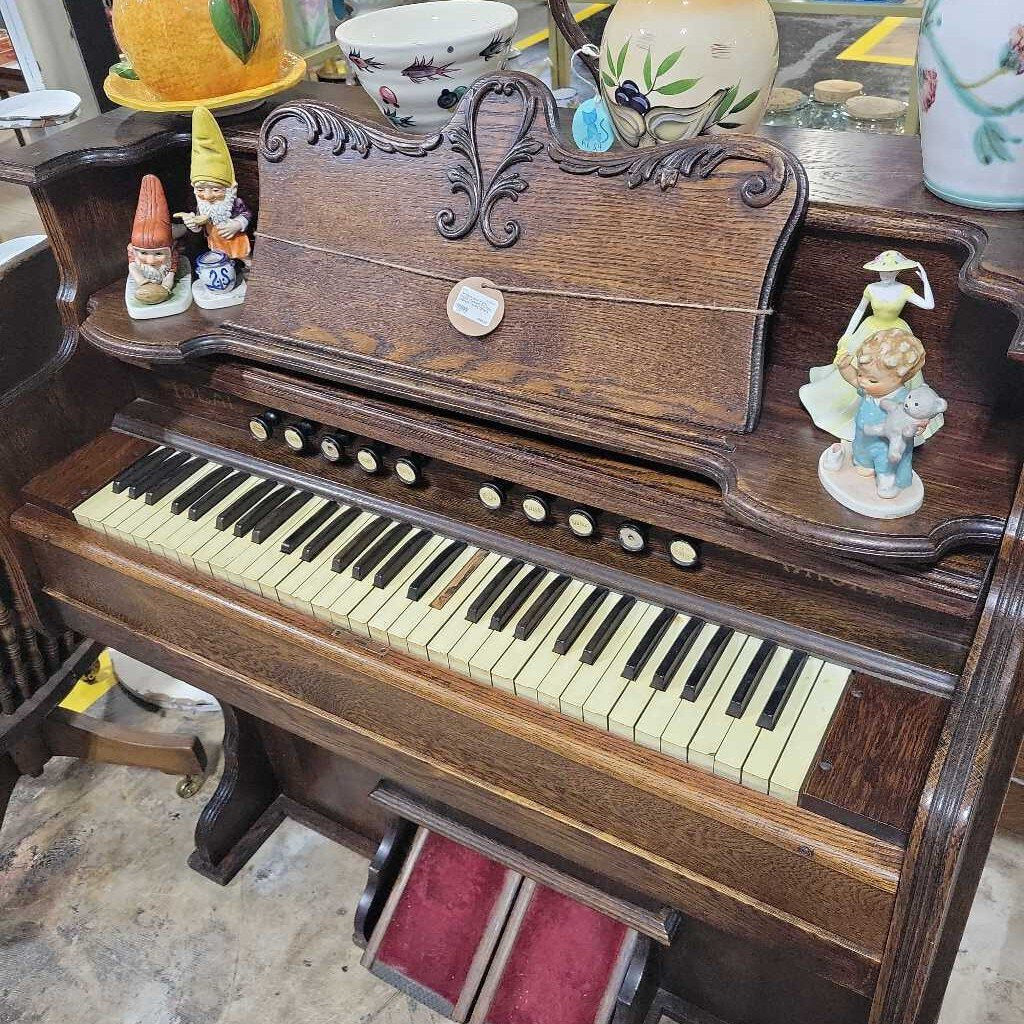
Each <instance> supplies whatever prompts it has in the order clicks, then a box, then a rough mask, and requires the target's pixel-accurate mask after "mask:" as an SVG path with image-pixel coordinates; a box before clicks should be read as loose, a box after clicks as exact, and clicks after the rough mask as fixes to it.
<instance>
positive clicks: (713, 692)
mask: <svg viewBox="0 0 1024 1024" xmlns="http://www.w3.org/2000/svg"><path fill="white" fill-rule="evenodd" d="M751 639H752V638H751V637H749V636H747V635H746V634H745V633H733V635H732V636H731V637H729V642H728V643H727V644H726V645H725V649H724V650H723V651H722V654H721V655H720V657H719V658H718V661H717V662H715V667H714V669H713V670H712V672H711V675H710V676H708V681H707V682H706V683H705V684H704V686H703V688H702V689H701V691H700V693H699V694H698V695H697V699H696V700H685V699H683V700H680V701H679V704H678V706H677V707H676V709H675V711H674V712H673V713H672V718H671V719H670V720H669V723H668V725H666V726H665V729H664V731H663V732H662V734H661V749H662V751H663V753H666V754H671V755H672V757H674V758H676V759H678V760H680V761H685V760H686V751H687V750H688V748H689V746H690V741H691V740H692V739H693V735H694V733H695V732H696V731H697V729H698V728H700V725H701V723H702V722H703V721H704V717H705V715H706V714H707V712H708V708H710V707H711V704H712V703H713V702H714V700H715V699H716V698H717V697H718V694H719V691H720V690H721V689H722V684H723V683H724V682H725V680H726V678H727V677H728V676H729V673H730V672H731V671H732V667H733V664H734V663H735V661H736V658H737V656H738V655H739V653H740V651H742V650H743V648H744V647H745V645H746V643H747V641H748V640H751ZM705 646H706V644H705ZM686 660H687V662H689V661H690V658H689V657H687V659H686ZM694 664H696V662H694ZM681 671H682V669H680V672H681ZM677 678H678V676H677ZM683 682H684V684H685V679H684V680H683Z"/></svg>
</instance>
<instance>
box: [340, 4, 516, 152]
mask: <svg viewBox="0 0 1024 1024" xmlns="http://www.w3.org/2000/svg"><path fill="white" fill-rule="evenodd" d="M518 23H519V15H518V13H517V11H516V9H515V8H514V7H510V6H509V5H508V4H503V3H497V2H496V0H435V2H431V3H423V4H413V5H412V6H410V7H393V8H390V9H388V10H383V11H371V12H370V13H367V14H360V15H358V16H357V17H355V18H352V19H350V20H349V21H346V22H343V23H342V24H341V25H339V26H338V30H337V36H338V42H339V43H341V48H342V51H343V52H344V54H345V58H346V60H348V61H349V63H350V64H352V65H353V67H355V69H356V74H358V75H359V83H360V85H362V87H363V88H364V89H365V90H366V92H367V95H369V97H370V99H372V100H373V101H374V103H376V104H377V106H378V107H380V109H381V112H382V113H383V114H384V116H385V117H387V118H388V120H390V121H391V123H392V124H393V125H394V126H395V127H396V128H403V129H406V130H408V131H411V132H431V131H436V130H437V129H438V128H441V127H442V126H444V125H445V124H447V123H448V121H450V120H451V116H452V110H453V109H454V108H455V105H456V104H457V103H458V102H459V100H460V99H461V98H462V96H463V95H464V94H465V92H466V90H467V89H468V88H469V86H471V85H472V84H473V82H475V81H476V80H477V79H478V78H479V77H480V76H481V75H484V74H487V73H488V72H490V71H500V70H501V69H502V68H503V67H504V66H505V61H506V60H507V59H508V51H509V47H510V46H511V45H512V37H513V36H514V35H515V31H516V26H517V25H518Z"/></svg>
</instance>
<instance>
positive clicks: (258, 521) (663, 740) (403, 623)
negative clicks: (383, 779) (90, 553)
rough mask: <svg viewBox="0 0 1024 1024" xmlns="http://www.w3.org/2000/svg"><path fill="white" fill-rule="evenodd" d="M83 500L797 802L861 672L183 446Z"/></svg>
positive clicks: (425, 652) (182, 556)
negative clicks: (838, 711) (233, 466)
mask: <svg viewBox="0 0 1024 1024" xmlns="http://www.w3.org/2000/svg"><path fill="white" fill-rule="evenodd" d="M74 516H75V519H76V520H77V521H78V522H79V523H81V524H82V525H84V526H88V527H89V528H91V529H93V530H98V531H101V532H102V533H104V534H106V535H107V536H108V537H110V538H112V539H114V540H121V541H126V542H128V543H130V544H135V545H137V546H139V547H142V548H146V549H148V550H149V551H151V552H153V553H154V554H157V555H162V556H164V557H167V558H171V559H174V560H175V561H177V562H179V563H180V564H182V565H184V566H186V567H188V568H191V569H195V570H197V571H199V572H203V573H206V574H208V575H210V576H214V577H216V578H218V579H222V580H225V581H226V582H228V583H232V584H234V585H236V586H240V587H245V588H246V589H248V590H251V591H254V592H257V593H261V594H262V595H263V596H265V597H267V598H269V599H270V600H273V601H278V602H280V603H281V604H284V605H288V606H289V607H292V608H296V609H299V610H301V611H303V612H305V613H307V614H309V615H313V616H315V617H316V618H318V619H322V620H324V621H327V622H331V623H333V624H334V625H336V626H339V627H341V628H343V629H347V630H351V631H352V632H354V633H359V634H362V635H363V636H367V637H372V638H373V639H375V640H379V641H381V642H382V643H386V644H388V645H389V646H390V647H393V648H396V649H400V650H402V651H405V652H408V653H410V654H413V655H415V656H416V657H419V658H422V659H424V660H427V661H432V662H435V663H437V664H439V665H443V666H444V667H445V668H449V669H451V670H452V671H455V672H458V673H459V674H461V675H463V676H467V677H469V678H471V679H474V680H476V681H477V682H478V683H482V684H484V685H487V686H495V687H498V688H499V689H503V690H508V691H510V692H512V693H515V694H516V695H517V696H519V697H523V698H525V699H528V700H533V701H537V702H539V703H541V704H544V705H546V706H548V707H551V708H554V709H556V710H558V711H560V712H561V713H562V714H563V715H567V716H569V717H571V718H575V719H578V720H581V721H583V722H586V723H587V724H589V725H592V726H595V727H596V728H598V729H603V730H605V731H607V732H611V733H614V734H615V735H618V736H623V737H625V738H626V739H629V740H632V741H634V742H636V743H639V744H642V745H643V746H646V747H650V748H652V749H654V750H660V751H662V752H664V753H666V754H669V755H671V756H672V757H675V758H678V759H679V760H680V761H688V762H689V763H691V764H694V765H698V766H700V767H701V768H703V769H704V770H706V771H709V772H713V773H714V774H715V775H720V776H722V777H724V778H728V779H732V780H733V781H734V782H738V783H740V784H741V785H744V786H747V787H749V788H751V789H756V790H759V791H761V792H763V793H771V794H772V795H773V796H777V797H779V798H780V799H782V800H787V801H789V802H790V803H796V802H797V798H798V796H799V793H800V790H801V787H802V784H803V781H804V779H805V777H806V776H807V773H808V771H809V770H810V767H811V763H812V761H813V760H814V757H815V755H816V754H817V751H818V749H819V747H820V746H821V742H822V739H823V738H824V736H825V733H826V731H827V730H828V726H829V724H830V722H831V721H832V716H833V714H834V713H835V710H836V707H837V706H838V704H839V700H840V698H841V697H842V694H843V692H844V688H845V686H846V682H847V680H848V678H849V675H850V671H849V669H844V668H843V667H841V666H839V665H834V664H830V663H828V662H824V661H822V660H821V659H819V658H813V657H809V656H808V655H807V654H806V653H804V652H801V651H794V650H792V649H790V648H788V647H785V646H784V645H779V644H777V643H775V642H773V641H771V640H767V639H759V638H756V637H752V636H748V635H747V634H745V633H743V632H742V631H740V630H734V629H731V628H730V627H729V626H728V624H725V623H714V622H707V621H704V620H702V619H700V618H698V617H696V616H689V615H686V614H683V613H680V612H676V611H674V610H673V609H670V608H663V607H659V606H658V605H656V604H652V603H649V602H647V601H642V600H638V599H637V598H636V597H633V596H630V595H629V594H620V593H616V592H614V591H611V590H609V589H608V588H607V587H602V586H598V585H596V584H593V583H588V582H587V581H585V580H582V579H574V578H572V577H570V576H567V575H565V574H563V573H558V572H556V571H553V570H549V569H547V568H546V567H544V566H541V565H532V564H530V563H528V562H524V561H523V560H521V559H517V558H511V557H506V556H502V555H499V554H497V553H496V552H493V551H486V550H484V549H482V548H479V547H476V546H474V545H471V544H466V543H465V542H462V541H459V540H456V539H454V538H452V537H445V536H443V535H441V534H438V533H434V532H432V531H430V530H425V529H415V528H414V527H413V526H412V525H411V524H409V523H405V522H401V521H397V520H393V519H389V518H387V517H385V516H382V515H375V514H373V513H371V512H368V511H366V510H365V509H360V508H359V507H358V506H356V505H345V504H343V503H339V502H333V501H330V500H328V499H325V498H321V497H317V496H315V495H314V494H312V493H311V492H309V491H303V490H301V489H297V488H295V487H291V486H288V485H287V484H281V483H279V482H278V481H275V480H274V479H273V478H271V477H262V476H260V475H257V474H248V473H243V472H233V471H232V469H231V467H229V466H224V465H219V464H217V463H216V462H213V461H211V460H207V459H204V458H200V457H192V456H190V455H188V454H187V453H185V452H180V451H176V450H174V449H173V448H170V447H158V448H155V449H154V450H153V451H152V452H149V453H147V454H146V455H145V456H143V457H142V458H141V459H139V460H138V461H137V462H136V463H134V464H133V465H132V466H130V467H129V468H128V469H126V470H125V471H124V472H123V473H121V474H119V475H118V476H117V477H116V478H115V479H114V480H112V481H111V482H110V483H109V484H107V485H106V486H105V487H104V488H103V489H102V490H100V491H97V492H96V493H95V494H94V495H92V496H90V497H89V498H87V499H86V500H85V501H83V502H82V503H81V504H80V505H78V506H77V507H76V508H75V509H74Z"/></svg>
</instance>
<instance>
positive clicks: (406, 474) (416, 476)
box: [395, 455, 423, 487]
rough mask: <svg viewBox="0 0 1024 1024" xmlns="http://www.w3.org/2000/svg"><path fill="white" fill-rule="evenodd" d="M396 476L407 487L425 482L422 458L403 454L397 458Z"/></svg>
mask: <svg viewBox="0 0 1024 1024" xmlns="http://www.w3.org/2000/svg"><path fill="white" fill-rule="evenodd" d="M395 476H397V477H398V479H399V480H401V481H402V483H403V484H405V486H406V487H415V486H416V485H417V484H420V483H422V482H423V470H422V469H421V468H420V460H419V459H417V458H416V457H415V456H413V455H402V456H400V457H399V458H397V459H396V460H395Z"/></svg>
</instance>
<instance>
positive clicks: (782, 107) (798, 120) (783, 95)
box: [761, 86, 811, 128]
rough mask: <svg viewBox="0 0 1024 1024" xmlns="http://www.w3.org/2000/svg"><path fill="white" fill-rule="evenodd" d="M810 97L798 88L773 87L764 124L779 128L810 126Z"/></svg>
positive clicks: (762, 120)
mask: <svg viewBox="0 0 1024 1024" xmlns="http://www.w3.org/2000/svg"><path fill="white" fill-rule="evenodd" d="M810 109H811V101H810V98H809V97H808V96H807V95H806V94H805V93H802V92H800V91H799V90H798V89H788V88H786V87H784V86H783V87H776V88H774V89H772V92H771V96H770V97H769V99H768V106H767V107H766V108H765V112H764V117H763V118H762V119H761V123H762V124H767V125H774V126H776V127H779V128H807V127H809V126H810V124H809V122H810Z"/></svg>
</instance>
